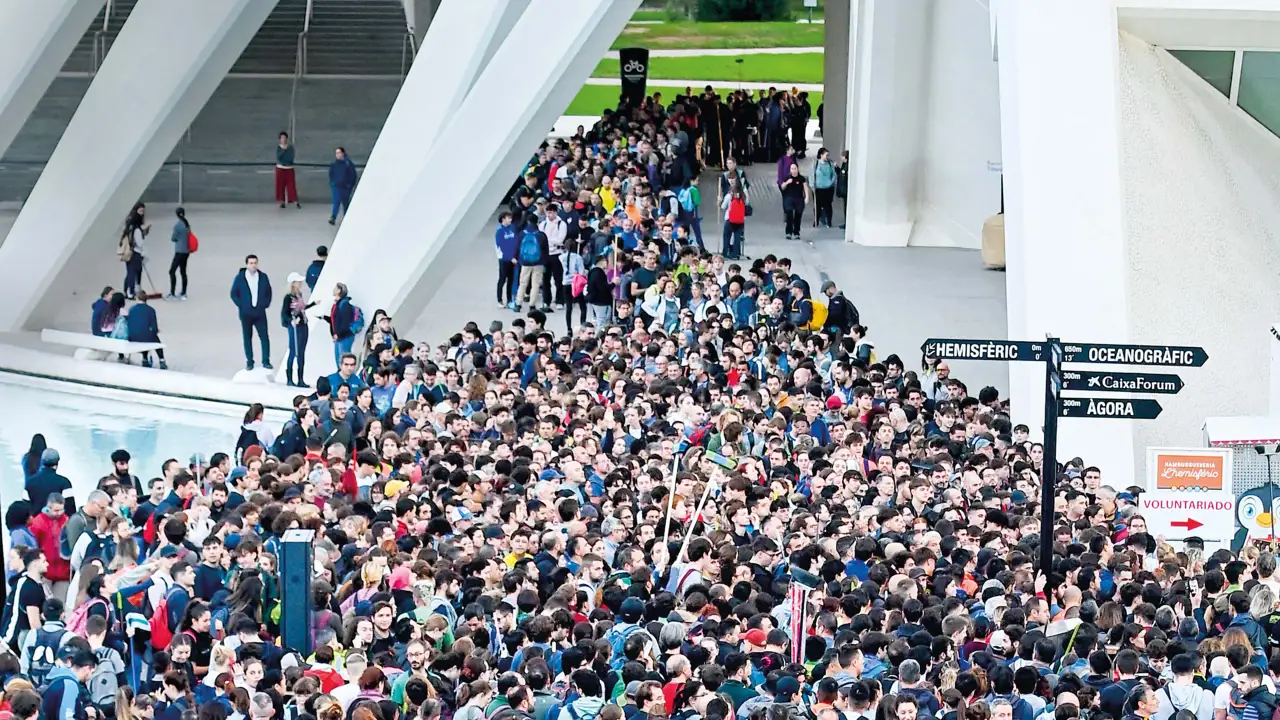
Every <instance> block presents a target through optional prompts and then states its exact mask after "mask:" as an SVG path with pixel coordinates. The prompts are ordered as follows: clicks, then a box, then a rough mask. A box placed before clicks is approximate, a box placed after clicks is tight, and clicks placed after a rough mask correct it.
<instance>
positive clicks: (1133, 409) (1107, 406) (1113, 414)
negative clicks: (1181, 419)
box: [1061, 397, 1163, 420]
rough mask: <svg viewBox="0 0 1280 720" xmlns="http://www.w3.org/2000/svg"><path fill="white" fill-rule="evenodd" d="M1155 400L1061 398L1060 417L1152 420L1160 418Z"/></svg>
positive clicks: (1158, 406) (1159, 409) (1159, 408)
mask: <svg viewBox="0 0 1280 720" xmlns="http://www.w3.org/2000/svg"><path fill="white" fill-rule="evenodd" d="M1162 409H1163V408H1161V407H1160V403H1158V402H1156V401H1155V400H1145V399H1139V400H1111V399H1108V398H1094V397H1085V398H1062V408H1061V414H1062V417H1083V418H1121V419H1129V420H1154V419H1155V418H1157V417H1159V416H1160V411H1161V410H1162Z"/></svg>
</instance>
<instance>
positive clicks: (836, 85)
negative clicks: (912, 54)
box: [822, 0, 857, 160]
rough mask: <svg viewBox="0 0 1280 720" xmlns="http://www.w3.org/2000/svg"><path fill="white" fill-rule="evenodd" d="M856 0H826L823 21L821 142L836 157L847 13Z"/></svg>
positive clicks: (843, 106) (841, 141)
mask: <svg viewBox="0 0 1280 720" xmlns="http://www.w3.org/2000/svg"><path fill="white" fill-rule="evenodd" d="M856 2H857V0H827V4H826V8H825V16H824V18H823V22H824V23H825V24H824V25H823V26H822V27H823V37H824V42H823V45H824V52H823V55H822V66H823V72H822V85H823V88H824V89H825V92H824V93H823V96H822V144H823V145H824V146H826V148H827V149H828V150H830V151H831V158H832V159H833V160H837V159H839V157H840V153H841V151H843V150H844V148H845V130H846V128H847V127H848V121H847V118H848V115H849V74H850V71H851V69H852V63H851V62H850V60H851V59H852V57H853V55H852V54H851V52H850V50H851V42H850V25H849V21H850V13H851V12H852V11H853V8H851V7H850V6H851V4H854V3H856Z"/></svg>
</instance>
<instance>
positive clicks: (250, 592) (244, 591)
mask: <svg viewBox="0 0 1280 720" xmlns="http://www.w3.org/2000/svg"><path fill="white" fill-rule="evenodd" d="M262 589H263V583H262V578H260V577H258V575H257V573H248V572H246V573H241V574H240V576H239V581H238V582H237V583H236V587H235V589H234V590H232V591H231V596H230V597H228V598H227V607H228V608H230V609H231V614H232V615H235V614H237V613H239V614H241V615H244V616H245V617H247V618H249V619H251V620H253V621H254V622H256V623H259V624H261V623H262V621H263V618H262Z"/></svg>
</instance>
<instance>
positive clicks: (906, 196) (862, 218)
mask: <svg viewBox="0 0 1280 720" xmlns="http://www.w3.org/2000/svg"><path fill="white" fill-rule="evenodd" d="M861 5H862V8H861V13H860V14H859V17H858V18H857V20H856V21H855V22H856V24H857V28H856V39H855V43H856V44H855V46H854V48H853V50H854V52H855V53H856V54H857V55H858V58H857V60H856V61H855V72H856V77H855V78H854V81H853V93H852V95H851V97H850V105H851V106H853V107H854V108H855V110H854V112H855V113H856V114H857V119H856V121H855V122H854V123H853V125H854V128H855V132H856V135H854V136H853V138H852V140H851V144H850V152H849V155H850V161H851V163H852V164H853V168H852V170H851V171H850V174H849V193H850V207H849V211H850V212H849V218H848V228H847V229H846V236H845V237H846V239H848V240H851V241H853V242H856V243H858V244H860V245H882V246H893V247H905V246H906V245H907V241H908V240H909V239H910V237H911V229H912V225H913V223H914V222H915V203H916V194H917V185H918V168H919V166H920V154H921V152H922V147H923V141H924V125H923V123H924V118H925V114H926V110H927V108H926V103H925V99H926V97H927V96H928V92H927V83H928V82H929V69H928V68H929V17H930V14H931V12H932V8H933V6H932V4H931V2H930V0H862V2H861Z"/></svg>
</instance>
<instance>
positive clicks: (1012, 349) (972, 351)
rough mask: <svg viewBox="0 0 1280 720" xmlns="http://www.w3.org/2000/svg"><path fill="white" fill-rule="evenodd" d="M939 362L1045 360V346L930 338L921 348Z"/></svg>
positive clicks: (1042, 344)
mask: <svg viewBox="0 0 1280 720" xmlns="http://www.w3.org/2000/svg"><path fill="white" fill-rule="evenodd" d="M920 350H921V351H922V352H924V354H925V356H926V357H933V358H938V359H939V360H1012V361H1040V360H1044V352H1045V344H1044V343H1042V342H1027V341H1023V340H947V339H937V338H930V339H929V340H925V341H924V344H923V345H921V346H920Z"/></svg>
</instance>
